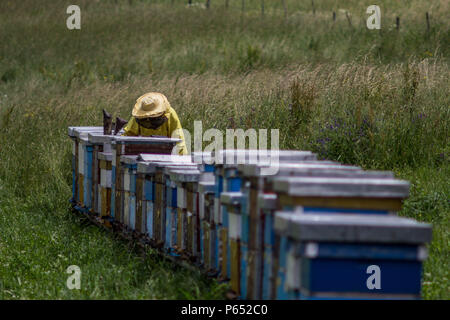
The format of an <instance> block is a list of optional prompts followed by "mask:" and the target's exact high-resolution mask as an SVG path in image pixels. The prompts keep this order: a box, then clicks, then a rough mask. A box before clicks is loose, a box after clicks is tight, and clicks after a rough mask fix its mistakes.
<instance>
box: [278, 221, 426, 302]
mask: <svg viewBox="0 0 450 320" xmlns="http://www.w3.org/2000/svg"><path fill="white" fill-rule="evenodd" d="M274 227H275V232H276V233H277V235H278V236H279V238H280V249H279V257H277V259H278V262H279V263H278V275H277V277H276V278H277V279H276V281H275V282H274V283H275V284H276V286H277V296H276V298H277V299H417V298H420V291H421V271H422V263H423V260H424V259H425V258H426V248H425V244H426V243H428V242H430V241H431V226H430V225H429V224H425V223H419V222H417V221H415V220H413V219H406V218H401V217H397V216H386V215H357V214H347V215H342V214H301V213H300V214H299V213H294V214H293V213H291V212H277V213H276V214H275V223H274Z"/></svg>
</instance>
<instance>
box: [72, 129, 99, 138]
mask: <svg viewBox="0 0 450 320" xmlns="http://www.w3.org/2000/svg"><path fill="white" fill-rule="evenodd" d="M89 132H103V127H68V130H67V133H68V135H69V136H70V137H79V135H80V134H81V133H86V134H87V133H89ZM77 135H78V136H77Z"/></svg>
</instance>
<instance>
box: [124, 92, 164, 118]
mask: <svg viewBox="0 0 450 320" xmlns="http://www.w3.org/2000/svg"><path fill="white" fill-rule="evenodd" d="M169 108H170V104H169V101H168V100H167V98H166V96H165V95H163V94H162V93H159V92H149V93H146V94H144V95H142V96H140V97H139V98H138V99H137V100H136V104H135V105H134V108H133V111H132V113H131V114H132V115H133V117H135V118H138V119H141V118H156V117H159V116H161V115H163V114H164V113H166V112H167V110H169Z"/></svg>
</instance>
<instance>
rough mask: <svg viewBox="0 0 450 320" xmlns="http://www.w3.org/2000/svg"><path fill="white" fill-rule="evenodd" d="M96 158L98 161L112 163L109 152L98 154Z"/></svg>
mask: <svg viewBox="0 0 450 320" xmlns="http://www.w3.org/2000/svg"><path fill="white" fill-rule="evenodd" d="M97 157H98V159H99V160H106V161H112V153H110V152H99V153H98V155H97Z"/></svg>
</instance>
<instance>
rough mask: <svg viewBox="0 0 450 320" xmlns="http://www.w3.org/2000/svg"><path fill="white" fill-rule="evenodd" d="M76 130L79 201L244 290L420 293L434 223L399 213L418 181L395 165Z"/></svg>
mask: <svg viewBox="0 0 450 320" xmlns="http://www.w3.org/2000/svg"><path fill="white" fill-rule="evenodd" d="M69 136H70V137H71V138H72V139H73V145H74V148H73V199H72V202H73V204H74V207H75V208H76V209H77V210H81V211H85V212H87V213H89V214H91V215H92V216H98V217H99V218H98V219H99V220H101V221H103V223H104V224H105V225H113V226H114V227H116V228H119V229H120V230H121V232H124V233H128V234H133V235H134V236H135V237H136V239H138V238H140V239H145V240H146V241H148V242H149V243H151V244H152V245H153V246H155V247H158V248H160V250H162V251H163V252H165V253H166V254H168V255H171V256H173V257H178V258H180V259H187V260H189V261H191V262H192V263H193V264H195V265H198V266H199V267H200V268H202V269H203V270H205V271H207V272H208V273H210V274H211V275H217V276H218V277H219V278H221V279H223V280H230V281H231V288H232V290H233V291H234V292H235V293H236V294H237V296H238V297H240V298H244V299H245V298H249V299H327V298H331V299H335V298H349V299H360V298H375V299H390V298H401V299H403V298H420V290H421V269H422V262H423V260H424V259H425V258H426V249H425V244H426V243H427V242H429V241H430V239H431V227H430V225H427V224H423V223H418V222H416V221H414V220H412V219H406V218H400V217H397V216H396V215H395V212H396V211H398V210H400V209H401V204H402V200H403V199H405V198H406V197H407V196H408V193H409V184H408V182H406V181H401V180H397V179H395V178H394V177H393V175H392V173H391V172H380V171H364V170H362V169H361V168H359V167H355V166H346V165H341V164H339V163H336V162H331V161H319V160H317V159H316V156H315V154H312V153H311V152H307V151H279V152H278V153H277V154H276V157H275V155H274V154H270V153H269V154H268V156H269V157H267V153H265V152H263V151H249V150H222V151H219V152H218V153H215V154H212V155H211V154H208V153H193V155H192V156H172V155H170V154H169V153H170V151H171V149H172V147H173V146H174V144H175V143H176V142H177V141H178V140H176V139H169V138H155V137H123V136H119V137H117V136H106V135H103V133H102V128H100V127H70V128H69ZM240 156H243V158H241V160H242V159H244V160H245V163H243V164H236V163H237V162H238V161H237V160H238V157H240ZM253 156H256V160H255V159H254V158H253ZM276 159H278V162H275V160H276ZM251 160H252V161H251ZM219 162H221V163H222V164H220V163H219ZM241 162H242V161H241ZM274 166H277V170H276V171H277V173H276V174H271V175H267V174H265V172H268V171H270V170H267V169H271V168H273V167H274Z"/></svg>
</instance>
